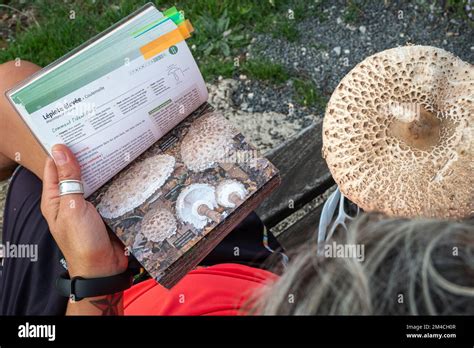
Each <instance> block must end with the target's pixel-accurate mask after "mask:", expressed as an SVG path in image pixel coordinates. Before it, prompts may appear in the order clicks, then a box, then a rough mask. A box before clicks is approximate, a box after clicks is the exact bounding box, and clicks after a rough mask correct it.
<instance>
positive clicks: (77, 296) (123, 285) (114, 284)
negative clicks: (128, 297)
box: [56, 269, 133, 301]
mask: <svg viewBox="0 0 474 348" xmlns="http://www.w3.org/2000/svg"><path fill="white" fill-rule="evenodd" d="M132 283H133V276H132V272H131V271H130V270H128V269H127V270H126V271H125V272H123V273H120V274H116V275H113V276H110V277H103V278H89V279H85V278H82V277H74V278H72V279H69V274H68V273H64V274H61V275H60V276H59V277H58V279H57V280H56V289H57V290H58V291H59V293H60V295H61V296H65V297H69V298H71V299H72V300H74V301H80V300H82V299H83V298H85V297H95V296H104V295H110V294H115V293H116V292H120V291H123V290H125V289H128V288H129V287H131V286H132Z"/></svg>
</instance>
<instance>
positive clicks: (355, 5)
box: [342, 0, 365, 24]
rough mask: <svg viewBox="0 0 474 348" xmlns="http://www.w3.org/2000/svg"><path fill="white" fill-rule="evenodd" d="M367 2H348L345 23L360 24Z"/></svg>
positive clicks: (344, 17) (363, 0)
mask: <svg viewBox="0 0 474 348" xmlns="http://www.w3.org/2000/svg"><path fill="white" fill-rule="evenodd" d="M364 6H365V0H348V1H347V6H346V8H345V9H344V14H343V16H342V18H343V20H344V22H346V23H350V24H356V23H358V22H359V20H360V19H361V17H362V16H363V14H364V12H363V11H362V10H363V8H364Z"/></svg>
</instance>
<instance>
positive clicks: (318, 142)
mask: <svg viewBox="0 0 474 348" xmlns="http://www.w3.org/2000/svg"><path fill="white" fill-rule="evenodd" d="M321 129H322V120H320V121H318V122H316V123H313V124H312V125H311V126H309V127H307V128H305V129H304V130H302V131H301V132H300V133H299V134H297V135H296V136H294V137H293V138H291V139H290V140H288V141H286V142H285V143H283V144H281V145H280V146H278V147H277V148H275V149H273V150H272V151H270V152H268V153H266V154H265V156H266V157H268V158H269V159H270V160H271V161H272V163H273V164H274V165H275V166H276V167H277V168H278V169H279V170H280V175H281V178H282V182H281V185H280V186H279V187H278V189H276V190H275V191H274V192H273V193H272V194H271V195H270V196H269V197H268V198H267V199H266V200H265V201H264V202H263V203H262V204H261V205H260V207H259V208H258V209H257V213H258V215H259V216H260V217H261V218H262V220H263V221H264V223H265V224H266V226H267V227H268V228H272V227H274V226H275V225H277V224H278V223H279V222H281V221H283V220H284V219H286V218H288V217H289V216H290V215H292V214H293V213H295V212H297V211H298V210H299V209H300V208H302V207H303V206H304V205H305V204H307V203H309V202H310V201H312V200H313V199H315V198H316V197H318V196H320V195H321V194H323V193H324V192H326V191H327V190H328V189H330V188H331V187H332V186H333V185H334V180H333V179H332V177H331V173H330V172H329V169H328V168H327V166H326V162H325V160H324V159H323V158H322V155H321V148H322V134H321ZM321 209H322V205H319V206H318V207H316V208H315V209H313V210H311V211H310V212H308V213H307V214H306V215H305V216H303V217H302V218H301V219H300V220H298V221H297V222H295V223H294V224H293V225H291V226H290V227H288V228H287V229H285V230H283V231H279V232H277V233H275V234H276V235H277V238H278V240H279V241H280V243H282V245H283V246H284V247H285V248H286V249H287V250H288V249H292V248H295V247H297V246H298V245H300V244H301V243H304V242H305V241H307V240H309V238H311V237H312V234H314V233H315V232H316V229H317V226H318V222H319V216H320V214H321Z"/></svg>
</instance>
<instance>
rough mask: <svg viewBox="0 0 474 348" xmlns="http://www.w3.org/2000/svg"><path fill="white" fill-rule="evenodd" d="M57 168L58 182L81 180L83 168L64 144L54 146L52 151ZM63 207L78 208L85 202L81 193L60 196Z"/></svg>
mask: <svg viewBox="0 0 474 348" xmlns="http://www.w3.org/2000/svg"><path fill="white" fill-rule="evenodd" d="M51 155H52V156H53V159H54V162H55V164H56V168H57V171H58V182H61V181H63V180H81V167H80V166H79V162H77V159H76V157H75V156H74V154H73V153H72V151H71V150H70V149H69V148H68V147H67V146H66V145H63V144H57V145H54V146H53V148H52V149H51ZM60 202H61V207H62V206H63V205H67V207H69V208H74V207H77V206H78V204H81V203H83V202H84V197H83V195H82V194H80V193H73V194H67V195H63V196H60Z"/></svg>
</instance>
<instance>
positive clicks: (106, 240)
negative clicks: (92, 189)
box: [41, 145, 128, 315]
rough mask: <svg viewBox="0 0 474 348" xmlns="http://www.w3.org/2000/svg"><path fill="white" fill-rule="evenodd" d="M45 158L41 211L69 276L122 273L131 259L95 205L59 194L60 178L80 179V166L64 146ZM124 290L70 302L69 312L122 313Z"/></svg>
mask: <svg viewBox="0 0 474 348" xmlns="http://www.w3.org/2000/svg"><path fill="white" fill-rule="evenodd" d="M52 153H53V157H54V161H53V160H51V159H50V158H48V159H47V160H46V164H45V169H44V174H43V193H42V197H41V211H42V213H43V215H44V217H45V218H46V220H47V222H48V226H49V229H50V231H51V234H52V235H53V237H54V239H55V241H56V243H57V244H58V246H59V248H60V249H61V251H62V253H63V255H64V257H65V259H66V263H67V266H68V273H69V277H71V278H72V277H78V276H80V277H82V278H85V279H89V278H103V277H109V276H113V275H116V274H120V273H123V272H124V271H125V270H126V269H127V266H128V258H127V256H126V253H125V249H124V246H123V244H122V243H121V242H120V241H119V240H118V238H117V237H116V236H114V235H110V234H109V232H108V231H107V229H106V227H105V225H104V222H103V221H102V219H101V217H100V215H99V213H98V212H97V210H96V209H95V207H94V206H93V205H92V204H91V203H90V202H88V201H86V200H85V199H84V197H83V195H82V194H77V193H76V194H67V195H63V196H59V187H58V184H59V181H61V180H68V179H74V180H80V178H81V172H80V166H79V164H78V162H77V160H76V159H75V157H74V155H73V153H72V152H71V151H70V150H69V149H68V148H67V147H66V146H65V145H55V146H54V147H53V151H52ZM122 297H123V293H122V292H119V293H116V294H108V295H106V296H99V297H92V298H84V299H82V300H80V301H76V302H73V301H70V302H69V304H68V307H67V311H66V314H67V315H122V314H123V301H122Z"/></svg>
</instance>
